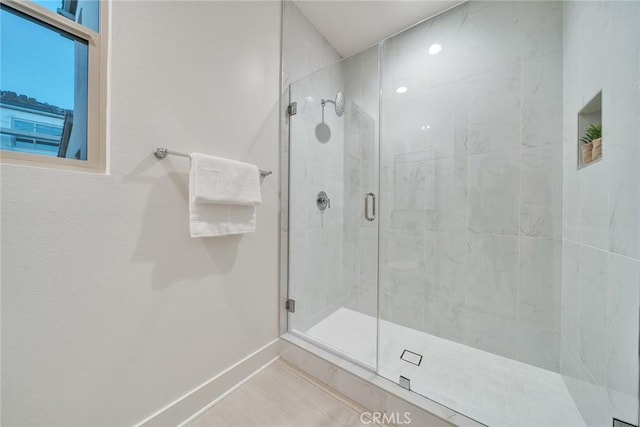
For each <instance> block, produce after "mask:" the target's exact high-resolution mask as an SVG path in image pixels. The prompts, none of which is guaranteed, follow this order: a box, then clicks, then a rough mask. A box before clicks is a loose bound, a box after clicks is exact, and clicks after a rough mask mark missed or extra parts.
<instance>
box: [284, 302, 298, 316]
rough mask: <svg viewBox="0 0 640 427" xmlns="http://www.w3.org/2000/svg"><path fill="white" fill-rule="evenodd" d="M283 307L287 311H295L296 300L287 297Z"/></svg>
mask: <svg viewBox="0 0 640 427" xmlns="http://www.w3.org/2000/svg"><path fill="white" fill-rule="evenodd" d="M285 308H286V309H287V311H288V312H289V313H295V312H296V301H295V300H292V299H288V300H287V303H286V304H285Z"/></svg>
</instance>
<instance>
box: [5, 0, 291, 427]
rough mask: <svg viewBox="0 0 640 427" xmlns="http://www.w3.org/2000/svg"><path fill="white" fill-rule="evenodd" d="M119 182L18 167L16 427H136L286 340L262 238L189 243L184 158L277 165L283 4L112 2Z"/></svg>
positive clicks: (14, 177)
mask: <svg viewBox="0 0 640 427" xmlns="http://www.w3.org/2000/svg"><path fill="white" fill-rule="evenodd" d="M112 8H113V11H112V32H111V34H112V45H111V51H112V58H111V59H112V60H111V86H110V94H111V97H110V103H111V108H110V114H111V118H110V123H109V132H110V135H109V144H110V145H109V148H110V158H109V159H110V174H109V175H98V174H86V173H78V172H69V171H60V170H47V169H36V168H27V167H17V166H7V165H3V167H2V347H3V352H2V368H3V369H2V397H3V399H2V416H3V418H2V424H3V425H36V424H40V425H43V424H56V425H131V424H134V423H136V422H139V421H141V420H143V419H144V418H145V417H147V416H149V415H151V414H152V413H153V412H155V411H157V410H159V409H161V408H162V407H163V406H165V405H166V404H168V403H170V402H171V401H173V400H174V399H176V398H178V397H180V396H182V395H183V394H184V393H186V392H188V391H190V390H192V389H194V388H195V387H197V386H198V385H200V384H202V383H203V382H205V381H206V380H208V379H210V378H211V377H213V376H214V375H216V374H217V373H219V372H221V371H222V370H224V369H225V368H227V367H229V366H231V365H232V364H234V363H235V362H237V361H238V360H240V359H242V358H243V357H245V356H247V355H248V354H250V353H251V352H253V351H255V350H256V349H258V348H260V347H262V346H263V345H265V344H266V343H268V342H269V341H271V340H273V339H274V338H276V337H277V335H278V330H277V307H278V305H277V254H278V252H277V233H278V222H277V209H278V207H277V180H276V179H274V178H273V177H270V178H267V179H266V180H265V181H264V183H263V184H262V191H263V201H264V204H263V206H261V207H259V208H258V226H257V227H258V229H257V232H256V233H255V234H250V235H245V236H242V237H240V236H236V237H229V238H210V239H191V238H189V232H188V224H187V218H188V212H187V200H186V197H187V185H188V180H187V173H188V167H189V164H188V161H187V160H186V159H183V158H167V159H165V160H163V161H162V162H160V161H158V160H156V159H155V158H154V157H153V156H152V154H151V152H152V149H153V148H154V147H156V146H166V147H168V148H171V149H174V150H178V151H187V152H189V151H202V152H206V153H211V154H216V155H220V156H225V157H230V158H234V159H239V160H244V161H248V162H253V163H256V164H258V165H259V166H260V167H261V168H263V169H272V170H273V171H274V172H275V175H274V176H277V168H278V117H277V112H278V109H277V102H278V72H279V55H278V52H279V37H280V27H279V24H280V4H279V3H278V2H255V3H250V2H113V5H112Z"/></svg>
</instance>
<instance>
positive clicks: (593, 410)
mask: <svg viewBox="0 0 640 427" xmlns="http://www.w3.org/2000/svg"><path fill="white" fill-rule="evenodd" d="M589 22H591V23H593V22H598V23H600V24H598V25H596V26H595V27H594V26H593V25H592V26H589V25H587V23H589ZM587 27H588V28H591V29H593V31H585V30H584V28H587ZM614 27H615V28H616V31H614V30H613V29H614ZM639 28H640V3H638V2H569V3H564V4H563V3H562V2H549V1H542V2H508V1H507V2H490V1H474V2H466V3H463V4H461V5H459V6H456V7H455V8H452V9H450V10H448V11H446V12H444V13H442V14H440V15H438V16H436V17H434V18H431V19H428V20H426V21H424V22H422V23H419V24H417V25H415V26H413V27H411V28H409V29H407V30H405V31H403V32H401V33H399V34H397V35H395V36H392V37H390V38H388V39H385V40H383V41H381V42H380V43H379V44H378V45H376V46H374V47H372V48H369V49H367V50H365V51H363V52H361V53H358V54H356V55H353V56H350V57H348V58H345V59H343V60H342V61H340V62H338V63H336V64H334V65H331V66H329V67H326V68H322V69H320V70H318V71H316V72H314V73H313V74H311V75H308V76H306V77H304V78H302V79H300V80H297V81H295V82H293V83H292V84H291V85H290V86H289V91H288V95H289V103H290V105H292V106H295V108H294V109H293V110H291V111H292V112H295V115H291V116H290V117H289V141H288V142H289V146H288V147H289V148H288V158H289V179H288V183H289V194H288V201H289V210H288V212H289V214H288V227H289V228H288V247H289V250H288V251H289V259H288V286H289V288H288V297H289V298H290V299H292V300H295V311H294V312H291V313H289V315H288V330H289V332H290V333H292V334H295V335H297V336H299V337H301V338H303V339H305V340H307V341H311V342H312V343H314V344H316V345H317V346H320V347H322V348H324V349H327V350H329V351H332V352H334V353H336V354H338V355H340V356H342V357H344V358H346V359H349V360H351V361H352V362H355V363H357V364H359V365H361V366H364V367H367V368H368V369H370V370H372V371H375V372H376V373H377V374H378V375H381V376H383V377H385V378H387V379H389V380H391V381H393V382H396V383H398V384H399V385H400V386H402V387H405V388H410V389H411V390H412V391H414V392H416V393H419V394H421V395H422V396H424V397H427V398H429V399H431V400H434V401H436V402H439V403H440V404H442V405H445V406H448V407H450V408H452V409H454V410H456V411H457V412H459V413H462V414H464V415H466V416H468V417H471V418H474V419H476V420H478V421H480V422H482V423H484V424H487V425H562V426H569V425H571V426H574V425H575V426H582V425H611V422H612V420H613V419H614V418H615V419H619V420H623V421H626V422H628V423H632V424H637V422H638V317H639V312H638V306H639V304H640V221H639V220H638V218H640V176H639V175H638V170H640V148H639V147H640V137H639V136H638V135H639V133H640V132H638V126H639V125H638V121H639V119H638V117H640V87H639V86H638V81H640V58H639V57H640V53H639V52H640V48H639V47H640V35H639V34H640V33H639V31H640V30H639ZM607 46H615V49H613V53H611V50H610V49H609V48H607ZM594 52H596V53H598V52H599V53H598V54H600V55H603V57H606V61H605V63H606V65H602V66H599V65H593V64H592V61H591V59H590V58H591V57H592V55H593V54H594ZM285 54H286V52H285ZM611 69H617V70H623V71H621V72H620V73H618V74H614V73H612V72H609V71H608V70H611ZM598 93H601V95H600V96H601V99H602V101H601V102H602V107H601V108H602V111H601V113H600V114H601V116H600V117H599V119H598V120H599V121H600V124H601V125H602V128H603V134H604V135H603V138H602V141H603V142H602V145H603V146H604V147H605V148H603V149H602V154H601V155H602V160H601V161H598V162H594V163H592V164H590V165H587V166H585V167H582V168H581V169H579V170H578V169H576V165H577V164H582V163H581V162H579V161H578V160H579V159H578V158H577V157H576V156H578V153H579V152H580V151H579V150H577V149H576V148H580V147H579V146H577V145H576V144H577V143H578V142H579V140H580V137H581V136H582V135H578V134H577V132H578V124H577V120H578V112H579V111H580V110H581V108H583V107H584V106H585V105H587V104H588V103H589V102H590V100H592V99H594V95H596V94H598ZM595 99H600V98H598V97H597V96H596V98H595ZM593 120H595V119H593Z"/></svg>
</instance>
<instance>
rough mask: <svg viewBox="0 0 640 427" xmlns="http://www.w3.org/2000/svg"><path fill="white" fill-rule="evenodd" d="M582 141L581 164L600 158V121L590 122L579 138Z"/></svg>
mask: <svg viewBox="0 0 640 427" xmlns="http://www.w3.org/2000/svg"><path fill="white" fill-rule="evenodd" d="M580 142H582V147H581V151H582V164H585V165H586V164H588V163H591V162H594V161H596V160H599V159H601V158H602V123H592V124H590V125H589V126H588V127H587V129H585V131H584V136H583V137H582V138H580Z"/></svg>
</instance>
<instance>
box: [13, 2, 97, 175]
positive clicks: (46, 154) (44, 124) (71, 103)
mask: <svg viewBox="0 0 640 427" xmlns="http://www.w3.org/2000/svg"><path fill="white" fill-rule="evenodd" d="M106 6H107V5H106V2H99V1H97V0H35V1H27V0H20V1H17V0H0V44H1V45H0V150H1V153H0V156H1V157H2V162H3V163H18V164H31V165H40V166H42V165H45V164H46V166H52V167H59V168H67V169H79V170H90V171H104V168H105V130H104V126H105V114H106V113H105V112H106V99H105V94H106V90H105V89H106V88H105V81H104V78H105V74H106V72H105V68H104V67H105V65H106V47H105V46H104V44H103V43H102V40H106V37H104V31H105V25H103V23H105V22H107V21H106V19H105V14H106V11H107V7H106ZM101 33H102V34H101Z"/></svg>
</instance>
